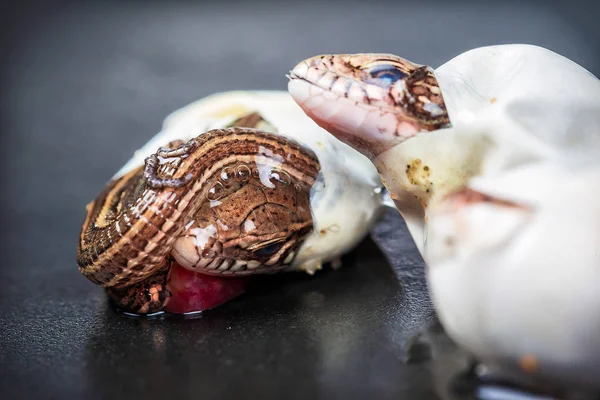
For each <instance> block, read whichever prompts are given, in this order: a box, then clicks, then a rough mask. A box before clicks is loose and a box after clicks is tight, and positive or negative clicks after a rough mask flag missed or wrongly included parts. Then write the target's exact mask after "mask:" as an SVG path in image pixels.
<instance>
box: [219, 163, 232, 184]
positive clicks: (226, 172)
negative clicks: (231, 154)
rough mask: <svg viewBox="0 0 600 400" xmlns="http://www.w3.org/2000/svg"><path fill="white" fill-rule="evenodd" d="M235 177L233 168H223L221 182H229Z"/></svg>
mask: <svg viewBox="0 0 600 400" xmlns="http://www.w3.org/2000/svg"><path fill="white" fill-rule="evenodd" d="M234 177H235V171H234V170H233V168H230V167H225V168H223V169H222V170H221V182H223V183H229V182H231V180H232V179H233V178H234Z"/></svg>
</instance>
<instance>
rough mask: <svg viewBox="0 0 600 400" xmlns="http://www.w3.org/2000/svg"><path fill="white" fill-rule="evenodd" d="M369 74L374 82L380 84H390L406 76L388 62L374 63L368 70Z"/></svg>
mask: <svg viewBox="0 0 600 400" xmlns="http://www.w3.org/2000/svg"><path fill="white" fill-rule="evenodd" d="M369 75H371V78H373V79H374V80H375V81H376V82H375V83H377V84H378V85H381V86H391V85H393V84H394V83H395V82H397V81H399V80H400V79H403V78H406V76H407V75H406V74H405V73H404V72H402V71H400V70H399V69H398V68H396V67H394V66H393V65H389V64H382V65H376V66H375V67H373V68H371V69H370V70H369Z"/></svg>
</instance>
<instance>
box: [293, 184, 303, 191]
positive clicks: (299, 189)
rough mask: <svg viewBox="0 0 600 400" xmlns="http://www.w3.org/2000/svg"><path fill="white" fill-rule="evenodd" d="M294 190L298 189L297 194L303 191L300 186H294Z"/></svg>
mask: <svg viewBox="0 0 600 400" xmlns="http://www.w3.org/2000/svg"><path fill="white" fill-rule="evenodd" d="M294 188H295V189H296V191H297V192H301V191H302V187H301V186H300V185H294Z"/></svg>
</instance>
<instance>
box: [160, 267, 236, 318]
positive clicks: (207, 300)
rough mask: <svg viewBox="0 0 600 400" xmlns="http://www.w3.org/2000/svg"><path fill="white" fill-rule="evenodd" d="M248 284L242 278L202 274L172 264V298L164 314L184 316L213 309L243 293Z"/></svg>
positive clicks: (170, 284)
mask: <svg viewBox="0 0 600 400" xmlns="http://www.w3.org/2000/svg"><path fill="white" fill-rule="evenodd" d="M246 282H247V279H243V278H221V277H217V276H210V275H204V274H199V273H197V272H192V271H189V270H187V269H185V268H183V267H182V266H180V265H179V264H177V263H173V266H172V267H171V272H170V275H169V281H168V283H167V288H168V289H169V291H170V292H171V297H170V298H169V301H168V302H167V305H166V307H165V311H166V312H169V313H173V314H183V313H190V312H195V311H204V310H207V309H209V308H214V307H216V306H218V305H221V304H223V303H226V302H227V301H229V300H231V299H233V298H235V297H238V296H239V295H241V294H242V293H244V291H245V290H246Z"/></svg>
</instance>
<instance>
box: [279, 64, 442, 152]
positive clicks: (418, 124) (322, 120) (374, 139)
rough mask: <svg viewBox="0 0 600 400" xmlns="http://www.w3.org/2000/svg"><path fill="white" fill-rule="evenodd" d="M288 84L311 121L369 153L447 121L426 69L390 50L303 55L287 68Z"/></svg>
mask: <svg viewBox="0 0 600 400" xmlns="http://www.w3.org/2000/svg"><path fill="white" fill-rule="evenodd" d="M288 89H289V91H290V94H291V95H292V97H293V98H294V100H295V101H296V102H297V103H298V104H299V105H300V106H301V107H302V109H303V110H304V111H305V112H306V113H307V114H308V116H309V117H311V118H312V119H313V120H315V122H317V124H319V125H320V126H321V127H323V128H324V129H326V130H327V131H329V132H331V133H332V134H334V135H335V136H336V137H337V138H338V139H340V140H342V141H343V142H345V143H347V144H349V145H351V146H352V147H354V148H355V149H357V150H358V151H360V152H361V153H363V154H365V155H367V156H369V157H371V158H373V157H376V156H377V155H378V154H380V153H381V152H383V151H385V150H387V149H389V148H391V147H393V146H394V145H396V144H398V143H400V142H402V141H404V140H406V139H407V138H410V137H412V136H415V135H417V134H419V133H420V132H423V131H431V130H435V129H440V128H443V127H446V126H449V119H448V113H447V111H446V106H445V104H444V99H443V97H442V93H441V90H440V87H439V85H438V82H437V80H436V78H435V76H434V74H433V71H432V69H431V68H429V67H427V66H422V65H418V64H414V63H412V62H410V61H407V60H405V59H403V58H400V57H397V56H394V55H390V54H339V55H323V56H317V57H313V58H309V59H307V60H304V61H302V62H301V63H300V64H298V65H297V66H296V67H295V68H294V69H293V70H292V72H291V73H290V82H289V85H288Z"/></svg>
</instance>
